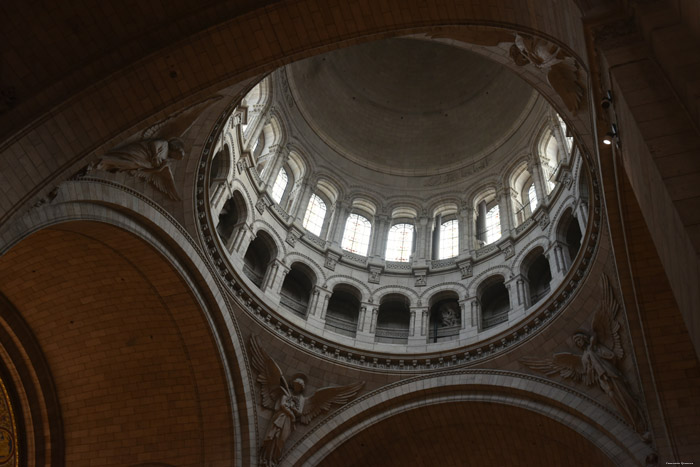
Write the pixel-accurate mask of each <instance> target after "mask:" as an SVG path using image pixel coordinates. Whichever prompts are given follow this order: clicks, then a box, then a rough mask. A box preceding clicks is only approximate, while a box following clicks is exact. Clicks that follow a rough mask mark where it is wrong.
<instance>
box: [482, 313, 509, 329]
mask: <svg viewBox="0 0 700 467" xmlns="http://www.w3.org/2000/svg"><path fill="white" fill-rule="evenodd" d="M506 321H508V310H505V311H501V312H499V313H496V314H493V315H488V316H482V318H481V328H482V329H488V328H492V327H494V326H496V325H498V324H501V323H505V322H506Z"/></svg>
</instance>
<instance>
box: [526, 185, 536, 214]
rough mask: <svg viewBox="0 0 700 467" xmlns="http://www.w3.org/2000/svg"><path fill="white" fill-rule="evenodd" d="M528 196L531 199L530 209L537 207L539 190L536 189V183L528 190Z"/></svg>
mask: <svg viewBox="0 0 700 467" xmlns="http://www.w3.org/2000/svg"><path fill="white" fill-rule="evenodd" d="M527 197H528V199H529V200H530V211H531V212H532V211H534V210H535V209H537V192H536V191H535V184H534V183H533V184H532V185H530V189H529V190H527Z"/></svg>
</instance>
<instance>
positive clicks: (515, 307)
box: [506, 274, 527, 320]
mask: <svg viewBox="0 0 700 467" xmlns="http://www.w3.org/2000/svg"><path fill="white" fill-rule="evenodd" d="M524 285H525V281H524V279H523V276H522V275H520V274H518V275H516V276H514V277H513V278H512V279H510V280H509V281H508V282H506V289H508V296H509V297H508V298H509V300H510V311H509V312H508V319H509V320H510V319H513V318H517V317H518V316H522V315H524V314H525V308H526V307H527V305H526V303H527V298H526V296H525V289H524Z"/></svg>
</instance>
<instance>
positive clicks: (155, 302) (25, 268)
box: [0, 221, 238, 465]
mask: <svg viewBox="0 0 700 467" xmlns="http://www.w3.org/2000/svg"><path fill="white" fill-rule="evenodd" d="M0 284H1V285H0V292H2V294H4V295H5V296H6V297H7V299H8V300H9V301H11V302H12V304H13V305H14V306H15V307H16V308H17V309H18V310H19V311H20V313H21V315H22V317H23V318H24V320H25V321H26V323H27V326H28V327H29V328H30V329H31V331H32V333H33V334H34V335H35V337H36V341H37V343H38V345H39V347H40V348H41V351H42V353H43V354H44V356H45V358H46V361H47V364H48V367H49V369H50V371H51V374H52V376H53V379H54V382H55V387H56V394H57V399H58V404H59V406H60V410H61V418H62V421H63V427H64V438H65V463H66V465H77V464H82V463H86V462H87V461H88V460H90V461H95V460H101V461H102V462H104V463H105V464H109V465H129V464H134V463H137V461H141V462H146V461H148V462H156V463H169V464H173V465H182V464H190V465H194V464H199V465H203V464H205V463H232V462H234V460H235V456H236V453H235V445H236V442H235V431H236V430H237V428H238V427H234V424H233V418H232V417H231V415H230V414H231V413H232V411H233V409H232V406H231V400H230V397H229V387H228V383H227V377H226V372H227V370H226V368H225V367H224V363H223V362H222V361H221V356H220V351H219V349H218V348H217V344H216V342H215V340H216V337H215V336H213V335H212V331H211V329H210V325H209V323H208V321H207V318H206V317H205V316H204V312H203V310H202V308H201V304H200V303H199V302H198V300H197V298H196V297H195V295H194V294H193V292H192V291H191V289H190V287H189V286H188V284H187V283H186V282H185V281H184V280H183V279H182V277H181V276H180V275H179V274H178V272H177V271H176V270H175V269H174V267H173V266H172V265H171V264H170V263H169V262H168V261H167V260H166V259H165V258H164V257H163V256H162V255H160V254H159V253H158V252H157V251H156V250H155V249H154V248H153V247H151V246H150V245H149V244H148V243H146V242H145V241H143V240H142V239H140V238H138V237H137V236H136V235H134V234H132V233H129V232H127V231H126V230H123V229H120V228H117V227H114V226H111V225H108V224H105V223H99V222H93V221H73V222H66V223H62V224H56V225H53V226H50V227H46V228H44V229H41V230H39V231H37V232H35V233H33V234H32V235H30V236H28V237H27V238H25V239H23V240H22V241H21V242H19V243H18V244H16V245H15V246H14V247H13V248H12V249H11V250H10V251H9V252H8V253H7V254H5V255H4V256H3V257H2V258H0ZM222 409H223V410H222ZM134 445H138V446H145V447H146V450H145V452H141V453H139V454H138V455H136V454H134V453H133V452H132V451H131V450H129V449H128V448H126V447H128V446H134ZM59 448H62V446H59ZM125 448H126V449H125Z"/></svg>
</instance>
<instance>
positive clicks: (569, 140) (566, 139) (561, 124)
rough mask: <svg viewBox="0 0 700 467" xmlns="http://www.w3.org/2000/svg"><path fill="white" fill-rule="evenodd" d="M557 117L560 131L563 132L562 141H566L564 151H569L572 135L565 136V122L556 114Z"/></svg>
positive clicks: (572, 142)
mask: <svg viewBox="0 0 700 467" xmlns="http://www.w3.org/2000/svg"><path fill="white" fill-rule="evenodd" d="M557 118H558V119H559V126H560V127H561V132H562V133H563V134H564V141H566V152H567V153H568V152H570V151H571V146H572V145H573V144H574V137H573V136H567V135H566V131H567V130H566V122H564V120H563V119H562V118H561V117H560V116H559V114H557Z"/></svg>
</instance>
